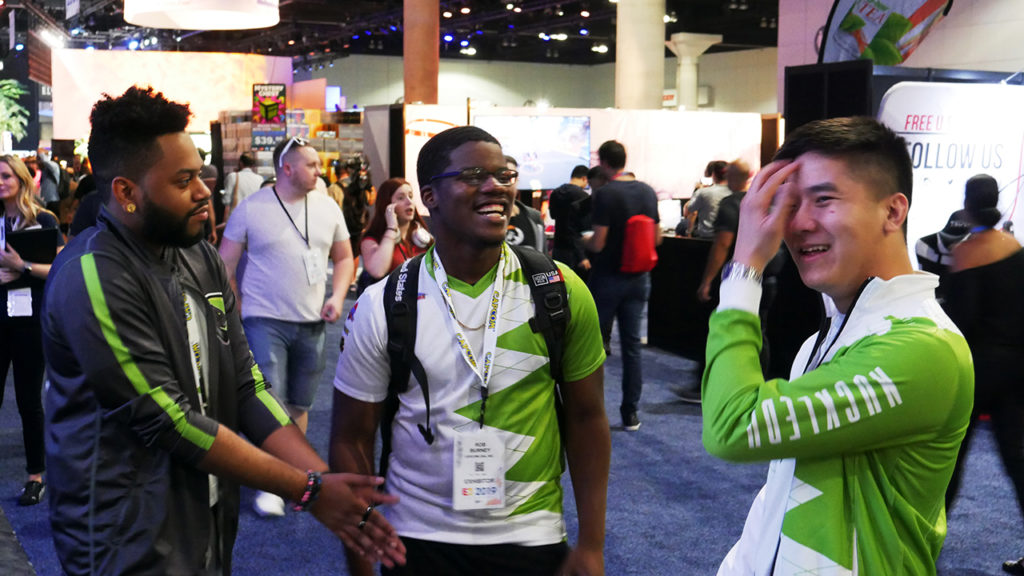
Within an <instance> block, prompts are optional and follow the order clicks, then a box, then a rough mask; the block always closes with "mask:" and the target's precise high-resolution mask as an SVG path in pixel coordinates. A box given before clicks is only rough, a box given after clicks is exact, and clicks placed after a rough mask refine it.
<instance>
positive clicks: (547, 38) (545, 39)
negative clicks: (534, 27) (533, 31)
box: [537, 32, 551, 42]
mask: <svg viewBox="0 0 1024 576" xmlns="http://www.w3.org/2000/svg"><path fill="white" fill-rule="evenodd" d="M537 38H540V39H541V40H543V41H545V42H547V41H548V40H551V36H548V35H547V34H545V33H543V32H541V33H540V34H537Z"/></svg>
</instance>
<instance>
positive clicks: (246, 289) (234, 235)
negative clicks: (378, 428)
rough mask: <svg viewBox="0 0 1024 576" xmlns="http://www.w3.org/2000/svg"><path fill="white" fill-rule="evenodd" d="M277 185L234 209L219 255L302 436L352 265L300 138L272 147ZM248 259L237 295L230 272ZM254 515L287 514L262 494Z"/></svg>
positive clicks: (250, 333) (333, 207) (312, 156)
mask: <svg viewBox="0 0 1024 576" xmlns="http://www.w3.org/2000/svg"><path fill="white" fill-rule="evenodd" d="M274 167H275V169H276V171H277V181H276V184H275V185H274V186H272V187H268V188H263V189H261V190H259V191H258V192H256V193H255V194H253V195H252V196H250V197H249V198H248V199H247V200H246V201H245V202H243V203H241V204H239V205H238V206H237V207H236V208H235V211H234V212H232V214H231V219H230V220H228V225H227V227H226V228H225V229H224V239H223V241H222V242H221V245H220V255H221V258H223V259H224V265H225V266H226V267H227V270H228V275H229V278H230V279H231V285H232V287H234V288H235V293H236V294H238V295H239V297H240V299H241V303H240V305H241V308H242V323H243V325H244V326H245V335H246V337H247V338H248V339H249V346H250V347H251V348H252V353H253V355H254V356H255V357H256V362H257V363H258V364H259V365H260V368H261V369H262V370H263V371H264V372H265V373H266V374H267V376H268V379H269V380H270V381H271V382H273V383H274V393H275V394H276V395H277V397H278V399H279V400H281V402H282V403H283V404H284V405H285V406H286V407H287V408H288V412H289V414H290V415H291V417H292V418H293V419H294V420H295V423H296V424H297V425H298V426H299V429H301V430H302V432H303V433H305V431H306V426H307V424H308V418H309V410H310V408H311V407H312V406H313V399H314V398H315V397H316V388H317V383H318V382H319V379H320V374H321V373H322V372H323V369H324V364H325V359H324V345H325V343H326V337H327V333H326V329H325V326H324V322H325V321H326V322H335V321H336V320H337V319H338V318H339V317H340V316H341V311H342V306H343V304H344V300H345V295H346V294H348V287H349V284H351V283H352V273H353V258H352V247H351V245H350V244H349V233H348V228H346V226H345V219H344V217H343V216H342V213H341V208H339V207H338V205H337V204H336V203H335V202H334V201H333V200H331V199H330V198H329V197H328V196H327V195H326V194H323V193H320V192H316V191H314V190H313V189H314V188H315V187H316V183H317V181H319V179H320V158H319V157H318V156H317V153H316V149H314V148H313V147H311V146H310V145H309V143H308V142H306V141H305V140H303V139H301V138H288V139H286V140H283V141H281V142H280V143H279V144H278V145H277V146H276V147H275V148H274ZM243 251H246V252H247V258H248V259H247V262H246V267H245V274H244V275H243V276H242V282H241V290H240V291H239V290H238V285H237V282H236V279H235V272H236V270H237V268H238V263H239V261H240V259H241V256H242V252H243ZM328 256H329V257H330V259H331V261H333V262H334V277H333V279H332V282H331V288H332V290H331V295H330V297H329V298H327V299H326V301H325V300H324V297H325V295H326V282H327V259H328ZM255 507H256V511H257V512H258V513H259V514H261V515H264V516H281V515H283V514H284V502H283V501H282V500H281V499H280V498H278V497H277V496H275V495H273V494H266V493H263V494H260V495H259V496H257V497H256V501H255Z"/></svg>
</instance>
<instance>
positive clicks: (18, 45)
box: [14, 42, 25, 52]
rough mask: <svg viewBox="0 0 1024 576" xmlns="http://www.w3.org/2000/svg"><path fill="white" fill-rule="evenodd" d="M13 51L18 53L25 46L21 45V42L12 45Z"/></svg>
mask: <svg viewBox="0 0 1024 576" xmlns="http://www.w3.org/2000/svg"><path fill="white" fill-rule="evenodd" d="M14 49H15V50H17V51H18V52H21V51H22V50H24V49H25V45H24V44H22V43H21V42H18V43H17V44H15V45H14Z"/></svg>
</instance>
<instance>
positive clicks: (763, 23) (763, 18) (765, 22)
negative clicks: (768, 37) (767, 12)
mask: <svg viewBox="0 0 1024 576" xmlns="http://www.w3.org/2000/svg"><path fill="white" fill-rule="evenodd" d="M767 27H768V17H767V16H761V28H767Z"/></svg>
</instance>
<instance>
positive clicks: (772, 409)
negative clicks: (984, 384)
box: [702, 273, 974, 576]
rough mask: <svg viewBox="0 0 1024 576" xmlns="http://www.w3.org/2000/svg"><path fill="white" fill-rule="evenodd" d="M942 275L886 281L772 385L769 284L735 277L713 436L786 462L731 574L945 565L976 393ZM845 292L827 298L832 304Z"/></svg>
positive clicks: (714, 322)
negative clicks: (763, 352)
mask: <svg viewBox="0 0 1024 576" xmlns="http://www.w3.org/2000/svg"><path fill="white" fill-rule="evenodd" d="M937 284H938V279H937V277H936V276H933V275H931V274H923V273H922V274H909V275H905V276H898V277H896V278H893V279H891V280H888V281H883V280H880V279H877V278H876V279H872V280H871V281H870V282H869V283H868V284H867V285H866V286H865V287H864V289H863V291H862V292H861V295H860V297H859V299H858V300H857V301H856V303H855V304H854V306H853V308H852V309H851V310H850V311H849V313H848V314H847V315H845V316H844V315H841V314H838V313H837V312H836V311H835V309H834V307H831V308H832V311H831V313H830V314H829V316H830V317H831V327H830V329H829V330H828V331H827V333H826V335H825V336H824V338H821V339H820V341H819V339H818V338H817V335H816V336H814V337H811V338H810V339H809V340H808V341H807V342H806V343H805V344H804V346H803V348H802V349H801V350H800V353H799V354H798V355H797V358H796V360H795V362H794V364H793V370H792V374H791V377H790V380H789V381H786V380H781V379H777V380H771V381H768V382H765V381H764V378H763V377H762V376H761V368H760V365H759V361H758V351H759V350H760V347H761V331H760V326H759V321H758V317H757V314H756V312H757V305H758V302H759V300H760V286H759V285H758V284H756V283H754V282H751V281H744V280H742V279H730V280H727V281H725V282H723V283H722V296H721V305H720V306H719V309H718V311H716V312H715V313H714V314H713V315H712V317H711V322H710V334H709V336H708V347H707V361H708V364H707V370H706V371H705V373H704V381H703V385H702V392H703V411H704V434H703V436H704V445H705V447H706V448H707V450H708V451H709V452H710V453H712V454H714V455H716V456H719V457H721V458H725V459H728V460H735V461H756V460H772V462H771V465H770V467H769V472H768V480H767V482H766V484H765V486H764V488H762V489H761V492H760V493H759V494H758V496H757V498H756V499H755V501H754V503H753V505H752V506H751V509H750V513H749V515H748V517H747V521H746V524H745V526H744V528H743V535H742V536H741V537H740V540H739V542H737V543H736V545H735V546H734V547H733V549H732V550H731V551H730V552H729V555H728V556H727V557H726V558H725V560H724V562H723V563H722V565H721V567H720V568H719V572H718V573H719V575H728V576H733V575H737V576H738V575H742V576H787V575H797V574H799V575H829V576H842V575H848V574H850V575H856V574H865V575H875V574H885V575H887V576H894V575H917V574H935V561H936V559H937V558H938V555H939V551H940V550H941V548H942V542H943V540H944V539H945V537H946V515H945V505H944V494H945V491H946V486H947V485H948V483H949V479H950V476H951V475H952V473H953V466H954V464H955V462H956V457H957V450H958V449H959V447H960V442H961V441H962V440H963V437H964V433H965V431H966V429H967V424H968V420H969V418H970V414H971V408H972V406H973V401H974V400H973V398H974V368H973V364H972V361H971V354H970V351H969V349H968V347H967V343H966V342H965V341H964V338H963V336H962V335H961V334H960V332H959V330H957V328H956V326H954V325H953V323H952V322H951V321H950V320H949V318H948V317H947V316H946V315H945V313H943V312H942V310H941V308H940V307H939V305H938V303H937V302H936V301H935V298H934V291H935V287H936V285H937ZM829 304H831V302H829V301H827V305H829Z"/></svg>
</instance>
